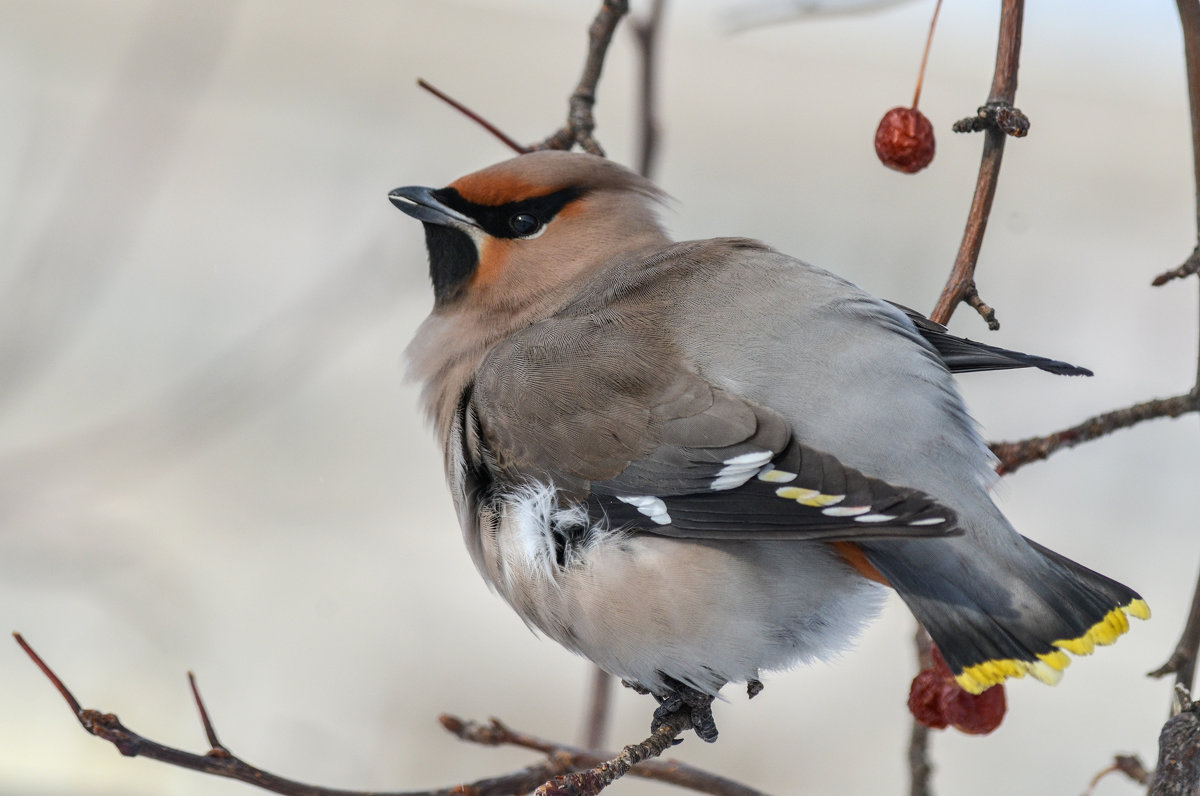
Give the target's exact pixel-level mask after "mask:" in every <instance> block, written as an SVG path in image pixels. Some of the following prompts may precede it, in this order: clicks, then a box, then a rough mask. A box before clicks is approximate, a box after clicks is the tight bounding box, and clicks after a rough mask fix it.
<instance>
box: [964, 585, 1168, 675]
mask: <svg viewBox="0 0 1200 796" xmlns="http://www.w3.org/2000/svg"><path fill="white" fill-rule="evenodd" d="M1125 614H1129V615H1130V616H1132V617H1135V618H1137V619H1149V618H1150V606H1149V605H1147V604H1146V601H1145V600H1142V599H1140V598H1138V599H1134V600H1131V601H1130V602H1129V603H1128V604H1127V605H1122V606H1120V607H1117V608H1114V609H1112V610H1111V611H1109V612H1108V613H1107V614H1105V615H1104V618H1103V619H1101V620H1100V621H1099V622H1097V623H1096V624H1094V625H1092V626H1091V627H1089V628H1088V629H1087V632H1086V633H1084V634H1083V635H1082V636H1079V637H1078V638H1067V639H1059V640H1058V641H1055V642H1053V646H1054V647H1057V648H1058V649H1052V650H1051V651H1050V652H1045V653H1041V654H1039V655H1038V656H1037V659H1036V660H1032V661H1026V660H1020V659H1018V658H1004V659H999V660H990V661H983V662H982V663H977V664H974V665H972V666H968V667H966V668H965V669H963V670H962V671H961V672H960V673H958V674H957V675H955V677H954V680H955V682H957V683H958V685H959V686H960V687H961V688H962V689H963V690H964V691H967V692H969V693H972V694H981V693H983V692H984V691H986V690H987V689H989V688H991V687H992V686H994V685H999V684H1000V683H1002V682H1004V681H1005V680H1006V679H1008V678H1010V677H1014V678H1020V677H1024V676H1025V675H1027V674H1029V675H1032V676H1033V677H1034V678H1035V679H1037V680H1041V681H1042V682H1043V683H1046V684H1047V685H1055V684H1056V683H1058V681H1059V680H1061V679H1062V674H1063V670H1064V669H1066V668H1067V666H1069V665H1070V663H1071V659H1070V658H1069V657H1067V654H1066V653H1065V652H1063V650H1066V651H1067V652H1070V653H1073V654H1075V655H1090V654H1091V653H1092V651H1093V650H1094V649H1095V648H1096V646H1097V645H1101V646H1103V645H1106V644H1112V643H1113V642H1114V641H1116V640H1117V639H1118V638H1119V637H1120V636H1121V635H1122V634H1124V633H1125V632H1126V631H1128V630H1129V620H1128V619H1126V618H1125Z"/></svg>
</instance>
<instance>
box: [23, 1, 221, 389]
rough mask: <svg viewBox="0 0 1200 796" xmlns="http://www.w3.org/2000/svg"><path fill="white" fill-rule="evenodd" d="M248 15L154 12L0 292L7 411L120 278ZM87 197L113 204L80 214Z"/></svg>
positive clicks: (194, 8) (176, 7)
mask: <svg viewBox="0 0 1200 796" xmlns="http://www.w3.org/2000/svg"><path fill="white" fill-rule="evenodd" d="M237 8H238V5H237V3H235V2H231V1H230V0H219V1H218V2H211V1H210V0H203V1H202V0H191V1H190V2H180V0H159V2H157V3H153V4H152V5H150V7H149V9H148V12H147V14H146V18H145V20H144V21H143V22H142V24H141V26H140V28H139V30H138V32H137V35H136V38H135V39H134V41H133V45H132V47H130V49H129V52H128V54H127V55H126V57H125V59H124V63H123V64H122V66H121V68H120V69H119V70H118V72H117V75H116V78H115V80H114V83H113V87H112V90H111V92H110V93H109V95H108V96H107V97H106V98H105V99H104V101H103V102H102V103H101V105H100V108H99V112H98V113H97V114H96V116H95V118H94V120H93V121H92V122H91V124H90V125H89V127H88V130H87V135H86V136H85V139H84V144H83V146H82V148H81V149H80V151H79V153H78V156H77V157H75V158H73V159H72V160H71V162H70V163H69V164H68V169H67V172H66V173H65V174H64V175H63V178H62V180H61V184H62V185H63V186H64V188H63V189H62V190H61V191H59V192H58V194H57V195H56V196H55V197H54V198H53V200H52V204H51V206H50V209H49V212H48V213H47V214H46V215H45V219H46V221H45V224H44V227H43V228H42V229H39V230H38V231H37V232H36V233H35V235H34V237H33V239H32V241H31V244H30V246H29V249H28V251H29V254H28V255H27V256H25V257H23V258H22V259H21V261H20V262H18V263H16V266H17V267H16V268H15V269H14V270H15V273H14V274H13V275H12V276H11V277H10V278H9V280H8V282H7V284H5V285H4V290H3V293H0V373H2V374H3V378H0V402H7V401H10V400H12V399H13V398H14V397H16V396H17V395H19V394H21V392H22V391H23V390H24V389H25V388H27V387H28V386H29V385H30V384H32V383H33V382H34V381H36V379H37V378H38V377H39V376H40V375H41V374H42V373H43V372H44V371H45V370H46V369H47V368H50V367H52V366H53V365H54V363H55V361H56V360H57V357H58V355H59V353H60V352H61V351H62V350H63V349H64V348H65V347H67V346H68V345H70V344H71V342H72V341H73V340H74V339H75V337H76V336H77V335H78V334H79V332H80V330H81V328H82V327H83V324H84V323H85V322H86V320H87V319H88V318H89V317H90V313H91V310H92V308H93V306H95V303H96V299H97V298H98V297H99V296H101V295H102V294H103V292H104V290H105V289H106V288H107V286H108V284H109V283H110V282H111V280H112V279H113V278H114V276H115V274H117V273H118V272H120V270H121V264H122V261H123V259H124V258H125V256H126V250H127V249H128V248H129V247H130V246H131V245H132V244H133V241H134V240H135V239H136V236H137V233H138V228H139V226H140V225H141V224H142V223H143V221H144V219H145V218H146V216H147V215H149V213H150V210H151V207H152V205H153V202H154V201H155V199H156V198H157V197H158V193H159V189H160V188H161V187H162V184H163V181H164V179H165V177H166V175H167V173H168V172H169V170H170V164H171V157H172V155H173V153H174V149H175V146H176V145H177V144H178V143H179V141H180V139H181V137H182V135H183V133H184V132H185V131H186V126H187V123H188V120H189V115H190V113H191V111H192V109H193V107H194V104H195V102H196V99H197V97H199V96H201V95H202V93H203V92H204V90H205V88H206V86H207V85H208V82H209V80H210V79H211V77H212V75H213V74H214V72H215V70H216V68H217V65H218V64H219V63H220V60H221V55H222V54H223V53H224V52H225V48H226V46H227V44H228V42H229V34H230V31H231V30H232V28H233V25H234V24H235V23H236V19H237ZM164 51H169V52H170V53H171V57H170V58H163V57H162V54H163V52H164ZM80 196H103V197H104V198H105V199H104V201H99V202H92V203H91V204H90V206H89V207H88V211H87V212H86V213H80V212H78V209H79V197H80Z"/></svg>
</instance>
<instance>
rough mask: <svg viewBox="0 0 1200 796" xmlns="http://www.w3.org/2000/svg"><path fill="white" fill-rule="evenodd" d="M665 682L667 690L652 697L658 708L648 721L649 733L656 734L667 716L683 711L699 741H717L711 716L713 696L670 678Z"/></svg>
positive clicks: (715, 726)
mask: <svg viewBox="0 0 1200 796" xmlns="http://www.w3.org/2000/svg"><path fill="white" fill-rule="evenodd" d="M665 680H666V685H667V688H668V689H669V690H667V691H666V692H665V693H663V694H655V695H654V698H655V699H657V700H658V708H657V709H655V711H654V718H653V719H652V720H651V721H650V731H651V732H656V731H657V730H658V728H659V727H660V726H661V725H663V724H664V723H666V721H667V719H668V717H669V716H672V715H674V714H677V713H680V712H682V711H685V712H687V714H688V716H689V718H690V719H691V721H692V729H693V730H695V731H696V735H697V737H699V738H700V740H702V741H704V742H705V743H712V742H713V741H715V740H717V722H716V720H715V719H714V718H713V714H712V703H713V695H712V694H706V693H704V692H703V691H697V690H696V689H694V688H692V687H690V686H686V685H684V684H683V683H681V682H679V681H678V680H675V679H673V678H671V677H667V678H665Z"/></svg>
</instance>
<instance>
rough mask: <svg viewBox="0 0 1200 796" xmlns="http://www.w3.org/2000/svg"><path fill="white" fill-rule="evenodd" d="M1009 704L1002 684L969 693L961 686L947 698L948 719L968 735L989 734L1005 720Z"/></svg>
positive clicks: (953, 725)
mask: <svg viewBox="0 0 1200 796" xmlns="http://www.w3.org/2000/svg"><path fill="white" fill-rule="evenodd" d="M1007 706H1008V704H1007V700H1006V699H1005V697H1004V686H1002V685H994V686H992V687H991V688H989V689H988V690H986V691H984V692H983V693H982V694H968V693H967V692H966V691H963V690H962V689H961V688H959V689H958V693H956V694H954V695H953V696H951V697H950V698H949V699H947V700H946V721H947V722H949V724H950V725H951V726H952V727H954V728H955V729H957V730H961V731H962V732H965V733H967V734H968V735H987V734H988V733H989V732H991V731H992V730H994V729H996V728H997V727H999V726H1000V722H1002V721H1004V711H1005V710H1006V709H1007Z"/></svg>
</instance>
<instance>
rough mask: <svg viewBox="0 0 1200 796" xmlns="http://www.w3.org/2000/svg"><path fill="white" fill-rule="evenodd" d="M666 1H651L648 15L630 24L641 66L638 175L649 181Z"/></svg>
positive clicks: (655, 146)
mask: <svg viewBox="0 0 1200 796" xmlns="http://www.w3.org/2000/svg"><path fill="white" fill-rule="evenodd" d="M665 5H666V2H665V0H653V3H652V4H651V6H650V12H649V13H648V14H646V16H645V17H642V18H640V19H636V20H634V22H633V35H634V36H635V37H636V38H637V43H638V56H639V65H640V80H639V102H638V160H637V163H638V173H639V174H641V175H642V176H643V177H649V176H651V175H652V174H653V172H654V163H655V158H656V156H657V155H658V139H659V129H660V128H659V124H658V74H657V72H658V69H657V66H658V35H659V31H660V30H661V29H662V17H663V7H664V6H665Z"/></svg>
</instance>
